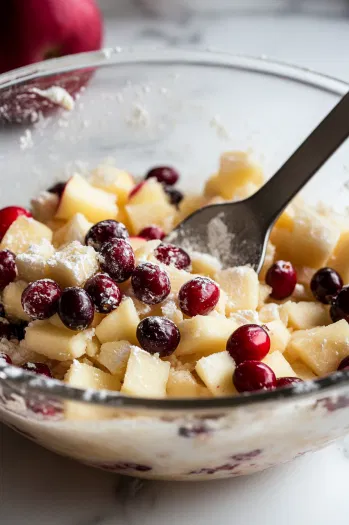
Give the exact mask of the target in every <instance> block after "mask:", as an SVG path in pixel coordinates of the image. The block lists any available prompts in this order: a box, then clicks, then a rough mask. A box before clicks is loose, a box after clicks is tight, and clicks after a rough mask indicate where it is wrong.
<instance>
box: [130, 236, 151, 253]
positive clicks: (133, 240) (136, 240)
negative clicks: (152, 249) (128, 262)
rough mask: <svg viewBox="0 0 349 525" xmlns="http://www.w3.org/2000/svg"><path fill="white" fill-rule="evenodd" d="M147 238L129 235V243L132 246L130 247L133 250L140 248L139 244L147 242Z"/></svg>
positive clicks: (142, 244)
mask: <svg viewBox="0 0 349 525" xmlns="http://www.w3.org/2000/svg"><path fill="white" fill-rule="evenodd" d="M147 242H148V241H147V239H144V238H143V237H130V238H129V243H130V244H131V246H132V249H133V251H134V252H136V251H137V250H138V248H141V246H144V245H145V244H146V243H147Z"/></svg>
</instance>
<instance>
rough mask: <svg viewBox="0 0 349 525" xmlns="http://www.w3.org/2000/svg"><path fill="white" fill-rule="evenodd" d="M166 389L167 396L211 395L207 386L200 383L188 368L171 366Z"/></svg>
mask: <svg viewBox="0 0 349 525" xmlns="http://www.w3.org/2000/svg"><path fill="white" fill-rule="evenodd" d="M166 390H167V396H168V397H178V398H182V397H211V393H210V391H209V390H208V388H206V387H204V386H203V385H200V384H199V383H198V381H197V380H196V379H195V377H194V376H193V374H192V373H191V372H189V370H174V369H173V368H171V369H170V375H169V378H168V381H167V388H166Z"/></svg>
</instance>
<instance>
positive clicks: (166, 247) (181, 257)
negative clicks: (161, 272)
mask: <svg viewBox="0 0 349 525" xmlns="http://www.w3.org/2000/svg"><path fill="white" fill-rule="evenodd" d="M154 255H155V257H156V258H157V260H158V261H159V262H161V263H162V264H166V265H167V266H171V265H173V266H175V267H176V268H178V270H188V269H190V266H191V259H190V257H189V255H188V254H187V252H185V251H184V250H182V248H179V247H178V246H175V245H174V244H160V245H159V246H158V247H157V248H156V250H155V252H154Z"/></svg>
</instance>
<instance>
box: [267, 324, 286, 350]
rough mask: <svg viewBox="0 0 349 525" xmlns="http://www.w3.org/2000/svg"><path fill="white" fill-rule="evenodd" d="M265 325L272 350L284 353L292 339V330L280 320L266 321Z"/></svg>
mask: <svg viewBox="0 0 349 525" xmlns="http://www.w3.org/2000/svg"><path fill="white" fill-rule="evenodd" d="M265 326H266V327H267V332H268V335H269V337H270V352H275V351H277V350H278V351H279V352H280V353H281V354H282V353H283V352H284V351H285V350H286V347H287V345H288V342H289V340H290V339H291V334H290V332H289V331H288V330H287V328H286V326H285V325H284V323H283V322H282V321H280V320H275V321H271V322H269V323H266V324H265Z"/></svg>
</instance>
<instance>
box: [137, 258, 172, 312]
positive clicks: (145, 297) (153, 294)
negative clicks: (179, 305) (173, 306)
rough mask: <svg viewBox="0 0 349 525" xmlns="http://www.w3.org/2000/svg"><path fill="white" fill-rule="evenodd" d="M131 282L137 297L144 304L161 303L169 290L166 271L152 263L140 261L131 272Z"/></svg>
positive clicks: (169, 285)
mask: <svg viewBox="0 0 349 525" xmlns="http://www.w3.org/2000/svg"><path fill="white" fill-rule="evenodd" d="M131 284H132V288H133V292H134V294H135V296H136V297H137V299H139V300H140V301H143V303H146V304H158V303H161V301H163V300H164V299H166V297H167V296H168V295H169V293H170V291H171V284H170V279H169V278H168V275H167V273H166V272H165V271H164V270H162V269H161V268H160V267H159V266H157V265H156V264H153V263H150V262H148V263H142V264H140V265H139V266H137V268H136V269H135V271H134V272H133V274H132V277H131Z"/></svg>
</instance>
